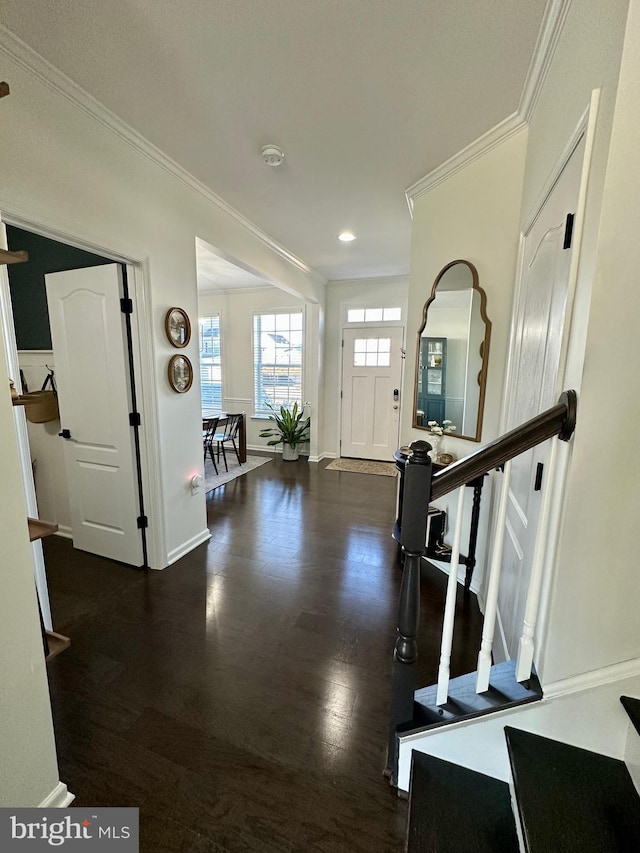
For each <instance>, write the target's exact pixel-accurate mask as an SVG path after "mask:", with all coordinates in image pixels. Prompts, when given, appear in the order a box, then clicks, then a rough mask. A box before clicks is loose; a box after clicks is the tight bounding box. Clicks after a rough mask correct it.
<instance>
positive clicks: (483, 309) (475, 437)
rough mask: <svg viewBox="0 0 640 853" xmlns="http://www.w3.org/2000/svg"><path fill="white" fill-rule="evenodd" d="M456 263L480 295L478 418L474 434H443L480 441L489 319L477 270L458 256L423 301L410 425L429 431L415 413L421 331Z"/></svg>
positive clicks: (485, 383) (489, 330)
mask: <svg viewBox="0 0 640 853" xmlns="http://www.w3.org/2000/svg"><path fill="white" fill-rule="evenodd" d="M456 264H464V266H466V267H468V268H469V270H470V271H471V277H472V285H471V289H472V290H475V291H476V292H477V293H478V294H479V295H480V319H481V320H482V321H483V323H484V338H483V340H482V343H481V344H480V358H481V359H482V367H481V368H480V372H479V373H478V385H479V386H480V395H479V398H478V419H477V421H476V434H475V435H461V434H459V433H457V432H452V433H445V435H452V436H453V437H454V438H461V439H463V440H464V441H478V442H479V441H480V440H481V436H482V420H483V415H484V399H485V394H486V390H487V372H488V368H489V343H490V340H491V320H490V319H489V318H488V317H487V294H486V293H485V292H484V290H483V289H482V287H480V280H479V278H478V270H477V269H476V268H475V266H474V265H473V264H472V263H471V261H465V260H463V259H462V258H458V259H457V260H455V261H451V263H448V264H447V265H446V267H443V268H442V269H441V270H440V272H439V273H438V275H437V276H436V280H435V281H434V282H433V287H432V288H431V294H430V296H429V298H428V299H427V301H426V302H425V303H424V308H423V309H422V325H421V326H420V328H419V329H418V339H417V347H416V370H415V378H414V382H413V422H412V426H413V428H414V429H422V430H426V431H427V432H428V431H429V427H428V426H424V425H418V422H417V417H416V413H417V410H418V371H419V369H420V358H419V352H420V341H421V339H422V333H423V332H424V330H425V326H426V325H427V312H428V310H429V306H430V305H431V303H432V302H433V301H434V299H435V298H436V291H437V289H438V285H439V284H440V282H441V281H442V278H443V277H444V276H445V274H446V273H447V272H448V271H449V270H450V269H451V267H454V266H456Z"/></svg>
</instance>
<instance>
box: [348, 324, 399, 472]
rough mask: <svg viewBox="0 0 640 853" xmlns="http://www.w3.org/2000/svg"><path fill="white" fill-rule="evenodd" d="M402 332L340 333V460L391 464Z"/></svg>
mask: <svg viewBox="0 0 640 853" xmlns="http://www.w3.org/2000/svg"><path fill="white" fill-rule="evenodd" d="M402 342H403V329H402V328H400V327H397V326H393V327H389V326H375V327H367V328H363V329H345V330H344V334H343V339H342V425H341V430H340V456H351V457H355V458H356V459H378V460H384V461H388V462H391V461H393V452H394V450H396V449H397V447H398V428H399V421H400V419H399V415H400V387H401V386H400V383H401V379H402Z"/></svg>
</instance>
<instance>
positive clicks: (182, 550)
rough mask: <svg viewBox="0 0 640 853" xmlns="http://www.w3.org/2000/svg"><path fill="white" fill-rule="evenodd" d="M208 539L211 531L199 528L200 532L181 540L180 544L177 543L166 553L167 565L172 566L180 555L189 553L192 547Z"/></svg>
mask: <svg viewBox="0 0 640 853" xmlns="http://www.w3.org/2000/svg"><path fill="white" fill-rule="evenodd" d="M209 539H211V531H210V530H209V529H208V528H205V529H204V530H201V531H200V533H197V534H196V535H195V536H192V537H191V539H187V541H186V542H183V543H182V545H179V546H178V547H177V548H174V549H173V550H172V551H169V553H168V554H167V566H172V565H173V564H174V563H176V562H177V561H178V560H179V559H180V558H181V557H184V556H186V555H187V554H189V553H190V552H191V551H193V549H194V548H197V547H198V545H202V543H203V542H208V541H209Z"/></svg>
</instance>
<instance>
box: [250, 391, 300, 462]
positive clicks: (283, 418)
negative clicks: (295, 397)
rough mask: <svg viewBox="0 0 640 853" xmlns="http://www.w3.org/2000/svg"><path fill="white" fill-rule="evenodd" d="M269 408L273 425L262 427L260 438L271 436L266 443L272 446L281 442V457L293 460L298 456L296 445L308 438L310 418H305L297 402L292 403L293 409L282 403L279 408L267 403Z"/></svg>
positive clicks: (287, 460)
mask: <svg viewBox="0 0 640 853" xmlns="http://www.w3.org/2000/svg"><path fill="white" fill-rule="evenodd" d="M267 406H268V407H269V408H270V409H271V414H270V415H269V420H271V421H273V422H274V423H275V426H274V427H269V429H263V430H262V432H261V433H260V438H270V437H271V436H276V438H271V441H268V442H267V444H268V445H269V446H270V447H273V446H274V445H276V444H282V458H283V459H284V460H285V461H286V462H295V460H296V459H297V458H298V456H299V453H298V446H299V445H300V444H304V442H305V441H308V440H309V422H310V420H311V419H310V418H305V416H304V413H303V411H302V409H301V408H300V407H299V406H298V404H297V403H294V404H293V409H290V408H288V407H287V406H285V405H284V404H282V405H281V406H280V408H279V409H276V408H274V406H272V405H271V403H267Z"/></svg>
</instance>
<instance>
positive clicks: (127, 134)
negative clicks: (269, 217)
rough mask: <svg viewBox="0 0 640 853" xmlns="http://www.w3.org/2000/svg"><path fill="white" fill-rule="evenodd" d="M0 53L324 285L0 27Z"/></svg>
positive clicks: (318, 275) (112, 114)
mask: <svg viewBox="0 0 640 853" xmlns="http://www.w3.org/2000/svg"><path fill="white" fill-rule="evenodd" d="M0 52H1V53H4V54H5V55H7V56H8V57H9V58H10V59H11V60H12V61H13V62H15V63H16V65H18V66H19V67H20V68H21V69H22V70H23V71H26V72H27V73H28V74H30V75H31V76H32V77H34V78H35V79H36V80H38V81H39V82H40V83H42V84H43V85H44V86H46V87H47V88H48V89H50V90H52V91H53V92H56V94H58V95H61V96H62V97H64V98H66V100H68V101H69V102H70V103H72V104H73V105H74V106H75V107H76V108H77V109H79V110H81V111H82V112H84V113H85V114H86V115H88V116H90V117H91V118H92V119H93V120H94V121H97V122H98V123H99V124H101V125H102V126H103V127H105V128H107V130H109V131H111V133H113V134H114V135H115V136H117V137H118V138H119V139H121V140H122V141H123V142H125V143H126V144H127V145H129V146H130V147H131V148H134V149H135V150H136V151H137V152H138V153H140V154H142V155H143V156H144V157H146V158H147V159H148V160H150V161H151V162H152V163H154V164H155V165H156V166H159V167H160V168H161V169H163V170H164V171H165V172H167V173H168V174H170V175H171V176H172V177H174V178H176V179H177V180H178V181H180V182H181V183H182V184H184V186H186V187H188V188H189V189H190V190H192V191H193V192H195V193H197V194H198V195H199V196H201V197H202V198H204V199H205V200H206V201H207V202H209V204H212V205H213V206H214V207H216V208H218V210H220V211H221V212H222V213H224V214H225V215H226V216H229V217H230V218H232V219H234V220H235V221H236V222H237V223H238V224H239V225H241V226H242V227H243V228H244V229H245V230H246V231H248V232H249V233H250V234H251V235H252V236H253V237H255V238H256V239H258V240H259V241H260V242H261V243H263V244H264V245H265V246H267V247H268V248H269V249H271V251H273V252H274V253H275V254H277V255H279V256H280V257H281V258H283V259H284V260H285V261H286V262H287V263H289V264H291V266H293V267H295V268H296V269H298V270H300V271H301V272H303V273H305V274H306V275H308V276H310V277H311V278H312V279H313V280H314V281H315V282H316V283H318V284H325V283H326V279H325V278H324V277H323V276H322V275H320V273H318V272H317V271H316V270H314V269H312V268H311V267H310V266H308V264H306V263H305V262H304V261H302V260H301V259H300V258H298V257H296V255H294V254H293V253H292V252H290V251H289V250H288V249H286V248H285V247H284V246H282V245H280V243H278V242H276V240H274V239H273V238H272V237H270V236H269V235H268V234H266V233H265V232H264V231H262V230H261V229H260V228H258V226H257V225H254V224H253V222H251V221H250V220H249V219H247V218H246V217H245V216H243V215H242V214H241V213H240V212H239V211H237V210H236V209H235V208H233V207H231V205H229V204H227V202H226V201H224V199H222V198H220V196H218V195H216V193H214V192H213V190H211V189H209V187H208V186H206V184H204V183H202V181H200V180H198V178H195V177H194V176H193V175H192V174H191V173H190V172H188V171H187V170H186V169H184V168H183V167H182V166H180V164H179V163H176V161H175V160H172V159H171V157H168V156H167V155H166V154H164V153H163V152H162V151H161V150H160V149H159V148H157V147H156V146H155V145H154V144H153V143H152V142H149V140H148V139H146V138H145V137H144V136H142V134H140V133H138V132H137V131H136V130H134V129H133V128H132V127H131V126H130V125H128V124H126V123H125V122H124V121H122V119H120V118H118V116H117V115H115V113H112V112H111V110H109V109H107V107H105V106H104V104H101V103H100V102H99V101H98V100H97V99H96V98H94V97H93V95H90V94H89V93H88V92H87V91H85V90H84V89H83V88H82V87H81V86H79V85H78V84H77V83H75V82H74V81H73V80H72V79H71V78H70V77H67V75H66V74H64V73H63V72H62V71H60V69H58V68H56V66H55V65H52V64H51V63H50V62H49V61H48V60H47V59H45V58H44V57H43V56H41V55H40V54H39V53H37V52H36V51H35V50H33V48H31V47H29V45H28V44H25V42H23V41H22V40H21V39H19V38H18V37H17V36H16V35H14V34H13V33H12V32H11V31H10V30H8V29H7V28H6V27H5V26H3V25H2V24H0Z"/></svg>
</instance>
